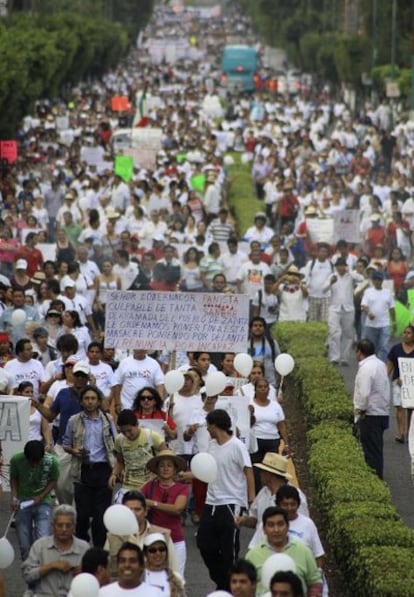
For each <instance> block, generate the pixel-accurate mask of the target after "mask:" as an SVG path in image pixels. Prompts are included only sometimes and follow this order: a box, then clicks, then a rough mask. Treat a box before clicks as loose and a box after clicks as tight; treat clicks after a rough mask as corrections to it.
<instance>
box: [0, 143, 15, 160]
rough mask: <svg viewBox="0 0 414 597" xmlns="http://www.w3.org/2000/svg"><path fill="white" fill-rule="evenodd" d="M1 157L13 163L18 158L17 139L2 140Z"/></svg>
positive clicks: (0, 145) (0, 146) (0, 144)
mask: <svg viewBox="0 0 414 597" xmlns="http://www.w3.org/2000/svg"><path fill="white" fill-rule="evenodd" d="M0 158H1V159H2V160H7V161H8V162H9V164H13V163H14V162H15V161H16V160H17V141H14V140H9V141H0Z"/></svg>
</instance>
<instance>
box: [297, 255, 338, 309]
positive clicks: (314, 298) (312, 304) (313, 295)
mask: <svg viewBox="0 0 414 597" xmlns="http://www.w3.org/2000/svg"><path fill="white" fill-rule="evenodd" d="M328 255H329V245H328V244H327V243H318V257H317V258H316V259H311V261H308V263H307V264H306V266H305V268H304V271H303V273H304V274H305V278H306V285H307V287H308V290H309V321H326V320H327V319H328V307H329V297H330V288H329V287H326V282H327V280H328V279H329V277H330V275H331V274H332V273H333V271H334V268H333V265H332V262H331V261H330V259H328Z"/></svg>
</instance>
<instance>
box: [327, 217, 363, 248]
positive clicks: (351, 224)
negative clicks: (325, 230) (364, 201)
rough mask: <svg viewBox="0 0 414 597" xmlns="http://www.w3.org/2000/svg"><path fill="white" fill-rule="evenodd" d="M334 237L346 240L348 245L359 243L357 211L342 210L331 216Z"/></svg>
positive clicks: (359, 233)
mask: <svg viewBox="0 0 414 597" xmlns="http://www.w3.org/2000/svg"><path fill="white" fill-rule="evenodd" d="M333 219H334V237H335V238H336V239H343V240H346V241H347V242H348V243H356V244H358V243H360V242H361V232H360V228H359V223H360V219H361V213H360V211H359V209H344V210H343V211H337V212H335V213H334V214H333Z"/></svg>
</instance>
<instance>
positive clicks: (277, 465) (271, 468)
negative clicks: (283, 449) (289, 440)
mask: <svg viewBox="0 0 414 597" xmlns="http://www.w3.org/2000/svg"><path fill="white" fill-rule="evenodd" d="M253 466H255V467H256V468H259V469H261V470H262V471H267V472H269V473H273V474H274V475H278V476H279V477H284V478H285V479H288V480H289V479H291V478H292V475H290V474H289V473H288V472H287V468H288V459H287V458H285V457H284V456H281V455H280V454H277V453H276V452H267V453H266V454H265V455H264V458H263V460H262V462H259V463H258V464H253Z"/></svg>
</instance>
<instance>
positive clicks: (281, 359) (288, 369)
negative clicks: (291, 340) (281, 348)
mask: <svg viewBox="0 0 414 597" xmlns="http://www.w3.org/2000/svg"><path fill="white" fill-rule="evenodd" d="M275 367H276V371H277V372H278V373H279V375H283V376H285V375H289V373H292V371H293V368H294V367H295V361H294V359H293V357H292V356H290V354H288V353H287V352H282V353H280V354H279V355H278V356H277V357H276V359H275Z"/></svg>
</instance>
